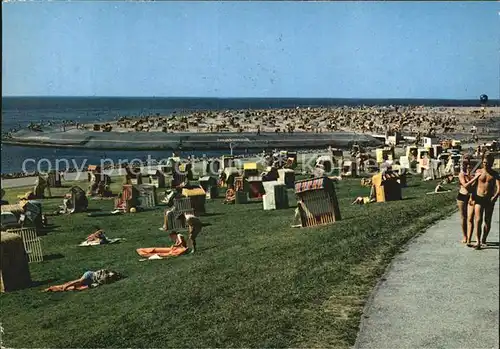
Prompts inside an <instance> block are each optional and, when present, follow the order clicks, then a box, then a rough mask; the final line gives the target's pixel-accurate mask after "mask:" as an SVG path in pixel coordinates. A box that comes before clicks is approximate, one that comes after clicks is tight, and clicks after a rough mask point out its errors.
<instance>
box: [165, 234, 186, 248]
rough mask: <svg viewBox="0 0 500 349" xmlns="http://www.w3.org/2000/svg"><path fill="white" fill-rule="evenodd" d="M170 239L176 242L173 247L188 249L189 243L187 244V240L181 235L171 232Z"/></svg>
mask: <svg viewBox="0 0 500 349" xmlns="http://www.w3.org/2000/svg"><path fill="white" fill-rule="evenodd" d="M168 237H169V238H170V239H171V240H172V241H173V242H174V244H173V245H172V247H184V248H187V243H186V239H185V238H184V235H182V234H179V233H177V232H176V231H172V232H170V234H168Z"/></svg>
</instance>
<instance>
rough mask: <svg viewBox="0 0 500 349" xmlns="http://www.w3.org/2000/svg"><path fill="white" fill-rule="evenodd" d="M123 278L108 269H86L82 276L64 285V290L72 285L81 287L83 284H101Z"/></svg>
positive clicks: (89, 285) (88, 285)
mask: <svg viewBox="0 0 500 349" xmlns="http://www.w3.org/2000/svg"><path fill="white" fill-rule="evenodd" d="M120 278H121V275H120V274H118V273H116V272H114V271H110V270H107V269H100V270H97V271H86V272H85V273H84V274H83V275H82V277H81V278H79V279H77V280H73V281H69V282H67V283H65V284H64V285H63V291H66V290H68V289H69V288H70V287H73V288H75V289H76V288H79V287H83V286H87V287H91V286H99V285H102V284H106V283H109V282H113V281H116V280H118V279H120Z"/></svg>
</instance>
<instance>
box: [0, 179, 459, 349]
mask: <svg viewBox="0 0 500 349" xmlns="http://www.w3.org/2000/svg"><path fill="white" fill-rule="evenodd" d="M116 185H117V184H116ZM410 185H411V186H410V187H409V188H406V189H404V197H405V198H407V200H403V201H399V202H390V203H385V204H372V205H368V206H363V207H359V206H356V207H354V206H350V202H351V201H352V198H353V197H355V196H357V195H366V191H367V189H365V188H361V187H360V186H359V181H358V180H356V181H343V182H342V183H341V184H340V185H339V186H338V192H337V194H338V197H339V201H340V206H341V213H342V216H343V221H341V222H338V223H336V224H334V225H330V226H323V227H318V228H312V229H292V228H289V226H290V223H291V221H292V218H293V210H294V209H293V208H290V209H288V210H280V211H262V204H248V205H234V206H227V205H222V204H221V201H222V200H220V199H219V200H215V201H212V202H209V203H207V211H208V212H209V213H210V215H209V216H205V217H203V221H204V222H206V223H209V224H211V225H210V226H207V227H205V228H204V231H203V232H202V235H201V236H200V238H199V242H198V245H199V252H198V254H197V255H192V256H191V255H190V256H182V257H178V258H175V259H171V260H163V261H146V262H139V261H138V259H139V258H140V257H139V256H138V255H137V254H136V253H135V249H136V248H138V247H154V246H167V245H169V244H170V243H169V241H168V237H167V236H165V234H164V233H162V232H161V231H159V230H158V227H159V226H161V224H162V210H156V211H150V212H142V213H138V214H129V215H125V216H112V217H101V218H89V217H87V216H86V215H85V214H78V215H73V216H59V217H53V218H52V217H49V219H50V220H51V222H53V223H55V224H56V225H58V227H57V228H56V229H55V230H54V231H52V232H50V233H49V234H48V235H47V236H43V237H42V246H43V250H44V254H45V255H46V256H49V258H50V257H51V256H52V257H57V256H58V255H62V256H63V258H52V259H48V260H46V261H44V262H43V263H40V264H32V265H31V273H32V278H33V279H34V280H35V281H40V282H42V283H43V282H45V284H44V285H43V286H39V287H34V288H31V289H27V290H23V291H18V292H13V293H9V294H2V295H1V298H0V300H1V306H2V313H1V318H2V320H1V322H2V325H3V327H4V329H5V335H4V338H3V339H4V345H8V346H10V347H55V348H59V347H349V346H350V345H352V344H353V343H354V341H355V338H356V334H357V330H358V324H359V320H360V315H361V312H362V309H363V305H364V302H365V300H366V298H367V297H368V295H369V293H370V292H371V290H372V288H373V286H374V285H375V284H376V282H377V279H378V277H379V276H380V275H381V273H383V271H384V269H385V267H386V266H387V264H388V263H389V261H390V258H391V257H392V256H393V255H394V254H395V253H397V252H398V251H399V250H400V248H401V247H402V246H403V245H404V243H405V242H406V241H408V239H410V238H411V237H413V236H415V235H416V234H417V233H418V232H421V231H422V230H423V229H424V228H425V227H426V226H428V225H429V224H430V223H432V222H433V221H435V220H437V219H440V218H442V217H444V216H446V215H448V214H449V213H451V212H452V211H453V210H454V209H455V201H454V200H453V198H452V197H453V195H454V194H452V193H449V194H441V195H425V192H427V191H430V190H432V188H433V186H434V185H435V184H433V183H424V182H421V181H418V180H414V181H410ZM61 190H62V189H59V193H62V192H63V191H61ZM23 191H25V190H23V189H16V190H8V193H7V199H10V200H11V201H13V200H12V197H14V196H15V194H17V193H19V192H23ZM292 195H293V194H292V193H290V196H291V200H290V202H294V201H293V198H292ZM46 201H47V202H44V210H45V211H46V212H47V211H49V210H53V209H54V208H55V207H56V206H57V205H58V204H59V203H60V202H61V199H54V200H46ZM111 206H112V202H111V201H91V205H90V207H91V208H102V209H111ZM95 224H100V225H101V226H102V227H103V228H105V230H106V232H107V234H108V236H110V237H124V238H126V239H127V241H125V242H124V243H121V244H117V245H109V246H97V247H85V248H83V247H77V246H76V245H77V244H78V243H79V242H80V241H82V240H83V239H84V238H85V237H86V236H87V235H88V234H89V233H91V232H92V228H93V226H94V225H95ZM99 268H111V269H115V270H117V271H120V272H122V273H124V274H125V275H126V276H127V278H126V279H124V280H121V281H119V282H117V283H115V284H111V285H105V286H102V287H99V288H96V289H92V290H88V291H84V292H79V293H59V294H47V293H42V292H40V290H41V289H42V288H43V287H46V286H47V280H51V282H50V284H56V283H63V282H65V281H68V280H71V279H75V278H77V277H79V276H80V275H81V274H82V273H83V272H85V271H86V270H95V269H99Z"/></svg>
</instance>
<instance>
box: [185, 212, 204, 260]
mask: <svg viewBox="0 0 500 349" xmlns="http://www.w3.org/2000/svg"><path fill="white" fill-rule="evenodd" d="M180 219H181V220H182V221H183V223H184V224H186V225H187V226H188V232H189V236H188V242H189V245H190V253H194V252H195V251H196V238H197V237H198V234H199V233H201V229H202V227H203V225H202V223H201V221H200V219H199V218H198V217H196V216H195V215H192V214H187V213H183V214H181V216H180Z"/></svg>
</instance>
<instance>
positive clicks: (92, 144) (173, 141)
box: [2, 129, 382, 151]
mask: <svg viewBox="0 0 500 349" xmlns="http://www.w3.org/2000/svg"><path fill="white" fill-rule="evenodd" d="M2 142H3V143H4V144H15V145H22V146H33V147H52V148H74V149H96V150H171V151H185V150H189V151H191V150H193V151H194V150H228V149H230V148H231V147H233V148H238V149H248V150H256V149H266V148H286V149H292V148H296V149H301V148H302V149H305V148H310V149H312V148H324V147H328V146H332V147H336V148H348V147H350V146H351V145H352V144H353V143H354V142H357V143H358V144H360V145H363V146H367V147H375V146H378V145H380V144H381V143H382V142H381V141H380V140H378V139H376V138H374V137H372V136H370V135H367V134H359V133H351V132H330V133H306V132H300V133H261V134H260V135H257V134H256V133H230V132H227V133H162V132H128V133H125V132H95V131H85V130H76V129H73V130H69V131H66V132H63V131H50V132H35V131H30V130H21V131H18V132H16V133H14V134H12V136H11V137H10V138H8V139H3V140H2Z"/></svg>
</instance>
